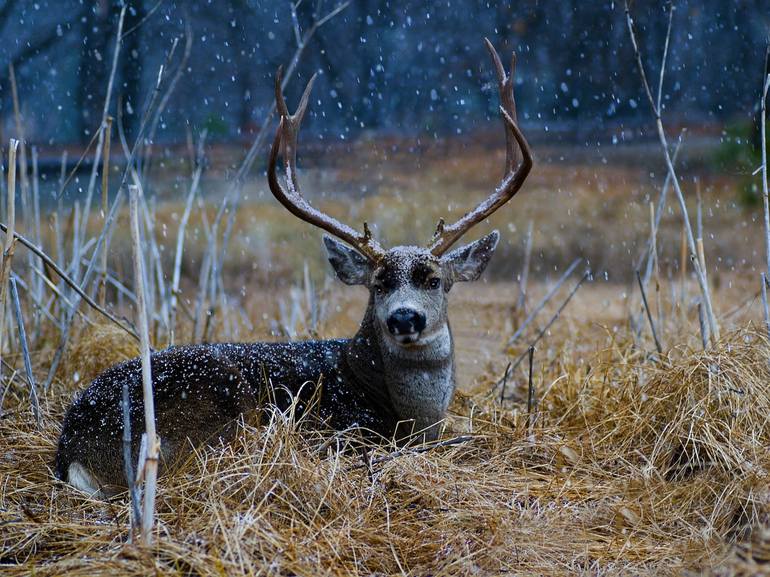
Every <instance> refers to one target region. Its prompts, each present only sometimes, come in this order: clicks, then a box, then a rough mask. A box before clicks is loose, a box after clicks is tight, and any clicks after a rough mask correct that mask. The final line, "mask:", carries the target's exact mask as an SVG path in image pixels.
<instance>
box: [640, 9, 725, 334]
mask: <svg viewBox="0 0 770 577" xmlns="http://www.w3.org/2000/svg"><path fill="white" fill-rule="evenodd" d="M669 10H670V11H672V12H673V10H674V5H673V4H672V5H671V7H670V8H669ZM625 12H626V24H627V26H628V33H629V35H630V37H631V44H632V46H633V49H634V55H635V57H636V63H637V67H638V69H639V75H640V77H641V79H642V85H643V87H644V90H645V93H646V94H647V99H648V101H649V104H650V108H651V109H652V112H653V114H654V116H655V126H656V129H657V133H658V139H659V141H660V145H661V148H662V149H663V158H664V160H665V161H666V168H667V169H668V172H669V174H670V175H671V182H672V184H673V185H674V191H675V192H676V196H677V200H678V201H679V208H680V211H681V213H682V220H683V221H684V224H685V233H686V235H687V245H688V248H689V250H690V254H691V255H692V256H694V257H695V258H697V248H696V245H695V237H694V236H693V232H692V227H691V225H690V218H689V216H688V211H687V204H686V202H685V199H684V193H683V192H682V188H681V186H680V185H679V179H678V177H677V175H676V170H675V169H674V164H673V162H672V160H671V154H670V152H669V147H668V140H667V139H666V132H665V130H664V128H663V121H662V119H661V111H660V109H659V108H658V106H657V105H656V103H655V100H654V99H653V96H652V92H651V91H650V85H649V82H648V81H647V74H646V73H645V70H644V63H643V62H642V55H641V52H640V51H639V45H638V43H637V40H636V31H635V29H634V21H633V18H632V17H631V11H630V8H629V6H628V0H626V2H625ZM670 17H671V16H670ZM670 33H671V28H670V27H669V29H668V34H670ZM663 72H664V71H663V69H661V75H662V74H663ZM692 256H691V258H692ZM695 277H696V279H697V280H698V285H699V287H700V290H701V295H702V299H703V303H704V306H705V309H706V317H707V319H708V322H709V328H710V331H711V338H712V340H713V341H714V342H715V343H716V341H718V340H719V325H718V324H717V320H716V316H715V315H714V309H713V306H712V303H711V296H710V294H709V290H708V286H707V281H706V277H705V271H704V270H703V269H702V268H701V267H700V266H697V267H696V268H695Z"/></svg>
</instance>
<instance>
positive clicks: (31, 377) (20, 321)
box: [10, 277, 43, 429]
mask: <svg viewBox="0 0 770 577" xmlns="http://www.w3.org/2000/svg"><path fill="white" fill-rule="evenodd" d="M10 281H11V298H12V299H13V310H14V313H15V314H16V325H17V326H18V328H19V341H20V342H21V352H22V355H23V356H24V370H25V371H26V373H27V383H28V384H29V399H30V401H31V402H32V412H33V414H34V415H35V423H36V424H37V428H38V429H39V428H41V427H42V423H43V421H42V417H41V416H40V403H39V402H38V399H37V385H35V374H34V373H33V372H32V361H31V360H30V358H29V346H28V344H27V331H26V330H25V329H24V317H23V316H22V314H21V302H20V301H19V291H18V290H17V289H16V279H15V278H13V277H11V279H10Z"/></svg>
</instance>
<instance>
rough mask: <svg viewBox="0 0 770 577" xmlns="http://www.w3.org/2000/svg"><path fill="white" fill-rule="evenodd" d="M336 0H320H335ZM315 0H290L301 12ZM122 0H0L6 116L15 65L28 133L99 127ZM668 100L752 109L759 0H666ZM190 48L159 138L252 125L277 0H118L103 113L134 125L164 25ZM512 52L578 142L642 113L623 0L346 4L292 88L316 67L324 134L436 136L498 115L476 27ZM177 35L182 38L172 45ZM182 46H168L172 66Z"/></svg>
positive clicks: (552, 119) (560, 126) (693, 119)
mask: <svg viewBox="0 0 770 577" xmlns="http://www.w3.org/2000/svg"><path fill="white" fill-rule="evenodd" d="M335 1H336V0H325V1H324V4H325V6H326V7H329V8H330V7H332V6H333V5H334V2H335ZM317 2H318V0H305V1H304V2H301V3H300V5H299V8H298V10H297V13H296V18H297V23H298V24H299V26H300V27H303V26H307V25H308V24H309V22H310V19H311V13H312V11H313V10H314V9H316V4H317ZM122 4H123V2H121V1H118V0H5V2H4V3H2V4H0V30H1V31H2V32H1V33H2V37H3V42H2V43H0V65H2V69H0V91H1V92H0V115H1V116H2V119H3V124H2V126H3V127H4V129H5V130H6V131H8V130H11V129H12V125H13V107H12V101H11V96H10V91H9V90H8V88H9V81H8V77H9V75H8V68H9V65H12V66H13V67H14V70H15V72H16V77H17V81H18V86H19V96H20V102H21V107H22V114H23V117H24V121H25V126H26V127H27V132H28V138H29V139H31V140H37V141H42V142H51V143H72V142H82V143H85V142H88V141H89V140H90V138H91V136H92V135H93V132H94V130H95V129H96V128H97V127H98V125H99V120H100V117H101V109H102V106H103V100H104V94H105V91H106V87H107V81H108V77H109V72H110V68H111V63H112V51H113V49H114V45H115V33H116V26H117V21H118V14H119V12H120V9H121V6H122ZM675 4H676V12H675V19H674V26H673V36H672V39H671V42H672V44H671V52H670V56H669V67H668V73H667V76H666V86H665V103H666V108H667V114H668V117H669V118H675V119H679V120H681V121H682V122H685V123H710V124H711V123H729V122H733V121H743V122H749V121H750V120H751V118H752V115H754V114H756V104H757V102H758V96H759V92H760V85H761V81H762V71H763V65H764V56H765V49H766V45H767V37H768V30H770V0H740V1H737V0H698V1H696V0H683V1H680V2H676V3H675ZM667 6H668V3H666V2H658V1H650V2H647V1H639V0H638V1H637V2H634V3H633V8H632V9H633V13H634V15H635V18H636V21H637V25H638V29H639V32H640V35H641V37H642V39H643V50H644V52H645V56H646V58H647V62H648V63H649V66H650V73H651V74H652V75H653V76H654V77H656V78H657V68H658V63H659V62H660V57H661V54H662V51H663V40H664V38H665V32H666V23H667V17H666V9H667ZM186 30H190V31H191V34H192V40H193V43H192V52H191V56H190V59H189V61H188V63H187V66H186V69H185V70H184V73H183V75H182V77H181V78H180V81H179V84H178V87H177V90H176V92H175V94H174V95H173V98H172V99H171V101H170V104H169V106H168V108H167V109H166V112H165V113H164V116H163V118H162V123H161V125H160V127H159V130H158V133H157V136H158V139H160V140H165V141H169V142H174V141H177V142H178V141H183V140H184V139H185V137H186V132H187V131H188V130H190V131H192V132H196V131H199V130H201V129H202V128H203V127H206V128H208V129H209V133H210V135H211V138H214V139H217V138H220V139H237V138H243V139H248V138H249V137H250V135H252V134H253V133H254V131H255V130H257V129H258V128H259V125H260V122H261V121H262V119H263V118H264V115H265V111H266V109H267V107H268V106H269V105H270V103H271V99H272V80H273V76H274V74H275V70H276V68H277V67H278V66H279V65H280V64H285V63H286V62H287V60H288V59H289V58H290V56H291V54H292V52H293V50H294V47H295V39H294V30H293V21H292V11H291V9H290V4H289V2H288V1H282V0H269V1H268V0H262V1H257V0H216V1H213V0H176V1H173V0H130V1H129V2H128V11H127V14H126V20H125V23H124V37H123V39H122V47H121V53H120V59H119V66H118V70H117V75H116V89H115V91H114V98H115V102H114V103H113V107H112V110H113V114H115V113H117V111H118V109H119V110H120V116H121V120H122V123H123V125H124V126H125V129H126V131H127V132H128V133H129V136H130V135H131V134H132V133H134V132H135V131H136V128H137V123H138V121H139V118H140V116H141V110H142V108H143V106H144V102H145V100H146V98H147V96H148V94H149V93H150V91H151V90H152V87H153V85H154V83H155V80H156V78H157V75H158V68H159V67H160V65H161V64H162V63H163V62H164V60H165V58H166V55H167V52H168V50H169V49H170V47H171V45H172V42H173V40H174V38H180V37H182V36H184V34H185V32H186ZM484 36H488V37H489V38H490V39H491V40H492V41H493V42H494V43H495V45H496V46H497V47H498V48H499V50H500V51H501V53H504V52H505V53H510V51H511V50H515V51H516V52H517V54H518V67H517V82H518V87H517V97H518V101H519V103H520V104H519V110H520V115H521V117H522V120H523V122H524V123H525V124H532V125H538V126H541V127H542V128H543V130H548V131H552V132H554V133H560V132H564V131H569V132H572V133H573V134H577V135H578V136H579V137H581V138H585V139H588V138H590V137H591V135H594V134H599V135H600V136H601V137H602V138H605V137H607V136H608V135H609V134H610V133H612V132H613V131H617V127H618V126H631V127H634V126H637V125H639V124H640V123H643V122H649V113H648V110H647V109H646V108H645V107H644V101H643V98H642V94H641V89H640V84H639V79H638V76H637V73H636V70H635V68H634V62H633V59H632V52H631V48H630V45H629V40H628V34H627V30H626V23H625V14H624V11H623V3H622V2H617V1H614V2H611V1H597V2H586V1H585V0H520V1H517V2H498V1H492V0H490V1H479V0H439V1H435V2H423V1H414V0H404V1H381V0H351V2H350V5H349V6H348V7H347V8H346V9H345V10H344V11H343V12H342V13H341V14H340V15H339V16H338V17H336V18H335V19H334V20H333V21H331V22H330V23H328V24H327V25H326V26H325V27H324V28H323V30H321V31H320V32H319V33H318V34H317V35H316V37H315V38H314V39H313V41H312V43H311V45H310V46H309V47H308V50H307V51H306V53H305V54H304V56H303V59H302V62H301V64H300V67H299V75H298V80H299V81H298V82H294V83H293V84H292V85H291V86H290V87H289V89H288V90H287V94H288V96H289V98H290V99H296V98H297V97H298V94H299V91H300V90H301V86H302V85H303V84H304V82H305V81H306V80H307V78H308V77H309V76H310V75H311V74H312V73H313V72H316V71H318V72H320V77H319V80H318V84H317V86H316V89H315V92H314V102H313V103H312V106H311V109H312V112H311V118H310V119H309V121H308V124H309V126H308V128H309V130H314V131H316V132H317V133H320V134H322V135H324V137H328V138H334V139H338V138H353V137H355V136H357V135H359V134H361V133H362V132H365V131H377V132H385V133H409V134H422V133H426V134H430V135H434V134H435V135H446V134H458V133H466V132H468V131H472V130H474V129H475V128H477V127H479V126H482V125H484V123H485V122H486V120H487V119H488V118H489V117H490V116H491V115H493V114H495V113H496V107H497V103H496V100H495V98H496V97H495V91H494V90H493V89H492V86H491V84H490V81H491V79H492V77H491V70H490V68H489V63H488V57H487V54H486V52H485V50H484V46H483V43H482V39H483V37H484ZM181 44H184V41H181ZM180 53H181V50H180V49H178V50H177V54H176V56H175V58H176V60H175V63H177V64H178V62H179V57H180Z"/></svg>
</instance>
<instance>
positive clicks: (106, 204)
mask: <svg viewBox="0 0 770 577" xmlns="http://www.w3.org/2000/svg"><path fill="white" fill-rule="evenodd" d="M111 139H112V117H111V116H108V117H107V118H106V120H105V128H104V150H103V151H102V210H101V217H102V226H104V223H105V222H106V220H107V211H108V210H109V208H110V195H109V178H110V140H111ZM100 268H101V271H102V272H101V278H100V279H99V306H101V307H102V308H104V306H105V303H106V301H107V245H106V244H104V245H103V246H102V260H101V266H100Z"/></svg>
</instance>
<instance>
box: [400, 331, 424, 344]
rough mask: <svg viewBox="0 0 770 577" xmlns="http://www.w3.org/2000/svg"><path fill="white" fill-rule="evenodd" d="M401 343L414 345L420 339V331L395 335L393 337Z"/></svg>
mask: <svg viewBox="0 0 770 577" xmlns="http://www.w3.org/2000/svg"><path fill="white" fill-rule="evenodd" d="M393 338H394V339H395V340H396V342H397V343H398V344H399V345H413V344H415V343H417V341H419V340H420V333H410V334H408V335H395V336H394V337H393Z"/></svg>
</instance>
